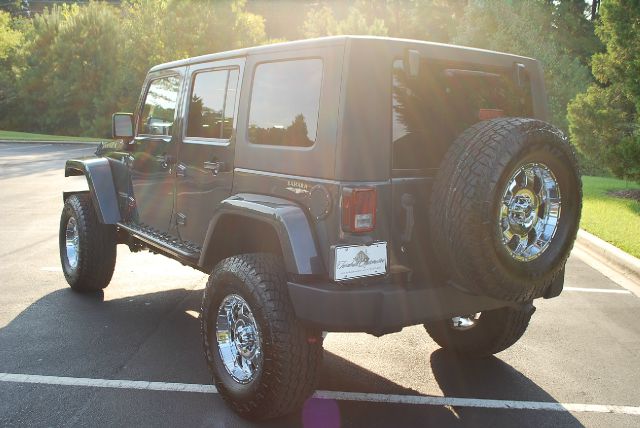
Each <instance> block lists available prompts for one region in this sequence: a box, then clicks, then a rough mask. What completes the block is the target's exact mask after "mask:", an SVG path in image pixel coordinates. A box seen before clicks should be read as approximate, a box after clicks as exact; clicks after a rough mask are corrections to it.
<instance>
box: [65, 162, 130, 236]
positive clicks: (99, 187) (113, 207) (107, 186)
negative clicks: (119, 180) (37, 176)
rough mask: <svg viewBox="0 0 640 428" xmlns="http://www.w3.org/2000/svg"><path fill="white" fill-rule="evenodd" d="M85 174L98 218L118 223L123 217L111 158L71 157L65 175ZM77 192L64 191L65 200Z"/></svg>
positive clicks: (101, 220)
mask: <svg viewBox="0 0 640 428" xmlns="http://www.w3.org/2000/svg"><path fill="white" fill-rule="evenodd" d="M79 175H84V176H85V177H86V178H87V183H88V185H89V193H90V194H91V200H92V201H93V206H94V207H95V208H96V212H97V214H98V219H99V220H100V222H101V223H104V224H116V223H118V222H119V221H120V220H121V219H122V216H121V215H120V208H119V206H118V195H117V193H116V187H115V184H114V182H113V174H112V173H111V166H110V163H109V159H106V158H86V159H70V160H68V161H67V163H66V164H65V167H64V176H65V177H70V176H79ZM72 193H77V192H64V194H63V198H64V200H66V199H67V197H68V196H69V195H70V194H72Z"/></svg>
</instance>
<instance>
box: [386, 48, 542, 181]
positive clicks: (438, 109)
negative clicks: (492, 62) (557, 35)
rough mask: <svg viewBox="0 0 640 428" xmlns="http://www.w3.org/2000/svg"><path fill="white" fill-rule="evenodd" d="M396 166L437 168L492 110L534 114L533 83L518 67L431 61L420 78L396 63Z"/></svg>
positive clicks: (421, 68) (394, 105) (498, 113)
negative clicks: (522, 78) (519, 79)
mask: <svg viewBox="0 0 640 428" xmlns="http://www.w3.org/2000/svg"><path fill="white" fill-rule="evenodd" d="M392 103H393V104H392V105H393V167H394V168H396V169H426V168H437V167H438V166H439V164H440V161H441V160H442V158H443V156H444V154H445V152H446V151H447V149H448V148H449V146H450V145H451V143H452V142H453V140H454V139H455V138H456V137H457V136H458V135H459V134H460V133H462V132H463V131H464V130H465V129H467V128H468V127H470V126H471V125H473V124H474V123H476V122H478V121H480V120H483V119H484V118H485V117H484V116H485V115H486V114H497V115H499V116H525V117H527V116H531V115H532V102H531V91H530V84H529V82H523V84H522V85H521V86H518V85H516V84H515V82H514V78H513V70H510V69H509V70H504V69H500V70H498V69H488V70H484V69H477V68H476V69H474V66H473V65H471V64H457V63H444V62H427V61H423V62H421V64H420V73H419V76H417V77H416V78H410V77H408V76H407V75H406V74H405V73H404V70H403V64H402V61H400V60H397V61H395V62H394V64H393V101H392Z"/></svg>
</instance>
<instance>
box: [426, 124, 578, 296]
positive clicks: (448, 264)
mask: <svg viewBox="0 0 640 428" xmlns="http://www.w3.org/2000/svg"><path fill="white" fill-rule="evenodd" d="M527 163H543V164H544V165H546V166H547V167H548V168H549V169H550V170H551V172H552V173H553V174H554V176H555V178H556V179H557V183H558V187H559V189H560V192H561V196H562V204H561V215H560V218H559V220H558V225H557V229H556V232H555V235H553V238H552V239H551V241H550V243H549V245H548V247H547V248H546V250H545V251H544V252H542V253H541V254H540V255H539V256H538V257H537V258H535V259H533V260H529V261H521V260H516V259H515V258H513V257H512V256H510V255H509V254H508V251H507V250H506V249H505V246H504V245H503V243H502V236H501V231H500V228H499V222H498V221H497V219H498V218H499V209H500V206H501V203H502V202H501V198H502V196H503V194H502V192H503V191H504V189H505V187H506V183H507V180H509V178H510V177H511V176H512V174H513V172H514V171H516V170H517V169H518V167H519V166H522V165H524V164H527ZM433 189H434V190H433V194H432V199H431V205H430V233H431V240H432V242H433V245H434V249H435V251H434V252H435V254H436V255H437V257H438V258H439V261H440V262H441V265H443V266H444V268H445V270H446V271H447V274H448V275H449V277H450V278H452V279H453V280H454V282H455V283H457V284H458V285H459V286H461V287H462V288H465V289H467V290H468V291H470V292H472V293H476V294H482V295H487V296H491V297H494V298H497V299H502V300H507V301H515V302H527V301H530V300H532V299H534V298H537V297H541V296H543V295H544V293H545V291H546V290H547V289H548V288H549V287H550V285H551V283H552V282H553V280H554V279H555V278H556V276H557V275H558V274H560V273H561V271H562V269H563V267H564V265H565V263H566V260H567V258H568V256H569V253H570V251H571V248H572V247H573V242H574V240H575V237H576V233H577V231H578V224H579V222H580V211H581V207H582V183H581V180H580V175H579V172H578V166H577V162H576V157H575V154H574V151H573V149H572V147H571V146H570V145H569V142H568V141H567V139H566V137H565V136H564V135H563V134H562V132H561V131H559V130H558V129H556V128H555V127H553V126H552V125H549V124H548V123H545V122H541V121H539V120H534V119H520V118H501V119H494V120H488V121H484V122H479V123H477V124H475V125H474V126H472V127H471V128H469V129H468V130H466V131H465V132H464V133H462V134H461V135H460V136H459V137H458V138H457V139H456V141H455V142H454V143H453V145H452V146H451V147H450V149H449V151H448V152H447V155H446V156H445V159H444V161H443V163H442V165H441V168H440V170H439V171H438V174H437V177H436V180H435V183H434V187H433Z"/></svg>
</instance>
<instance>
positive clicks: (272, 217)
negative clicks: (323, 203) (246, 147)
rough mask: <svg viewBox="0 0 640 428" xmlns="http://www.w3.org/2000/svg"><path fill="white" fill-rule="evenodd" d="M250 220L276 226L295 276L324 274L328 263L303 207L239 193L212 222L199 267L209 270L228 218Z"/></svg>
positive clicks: (281, 244)
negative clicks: (210, 257) (216, 239)
mask: <svg viewBox="0 0 640 428" xmlns="http://www.w3.org/2000/svg"><path fill="white" fill-rule="evenodd" d="M229 215H233V216H240V217H247V218H250V219H252V220H257V221H260V222H263V223H265V224H266V225H267V226H269V227H272V228H273V229H274V231H275V232H276V234H277V236H278V239H279V241H280V247H281V250H282V256H283V259H284V260H283V261H284V265H285V269H286V270H287V273H289V274H294V275H324V274H326V272H325V269H324V263H323V261H322V257H321V256H320V253H319V251H318V248H317V246H316V240H315V236H314V234H313V232H312V229H311V226H310V225H309V220H308V219H307V216H306V215H305V212H304V210H303V208H302V207H300V206H298V205H297V204H295V203H293V202H291V201H288V200H286V199H282V198H277V197H273V196H265V195H255V194H246V193H244V194H238V195H235V196H232V197H230V198H227V199H225V200H224V201H222V203H221V204H220V206H219V207H218V210H217V211H216V214H215V215H214V216H213V218H212V219H211V221H210V222H209V227H208V230H207V234H206V237H205V240H204V243H203V250H202V253H201V255H200V260H199V262H198V265H199V266H200V267H201V268H206V267H207V266H206V265H207V264H208V255H209V252H210V251H214V248H215V245H216V243H215V242H213V241H214V239H212V238H213V236H214V234H215V232H216V227H217V226H218V224H219V223H220V220H221V219H222V218H224V217H225V216H229Z"/></svg>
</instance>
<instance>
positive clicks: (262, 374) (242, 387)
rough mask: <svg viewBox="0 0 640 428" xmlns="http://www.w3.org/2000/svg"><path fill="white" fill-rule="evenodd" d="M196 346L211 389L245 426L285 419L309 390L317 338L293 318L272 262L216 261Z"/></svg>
mask: <svg viewBox="0 0 640 428" xmlns="http://www.w3.org/2000/svg"><path fill="white" fill-rule="evenodd" d="M201 313H202V316H201V328H202V341H203V347H204V353H205V357H206V360H207V365H208V366H209V370H210V372H211V374H212V377H213V381H214V383H215V385H216V388H217V389H218V391H219V392H220V394H221V395H222V397H223V398H224V400H225V401H226V402H227V403H228V404H229V405H230V406H231V407H232V408H233V410H234V411H235V412H237V413H238V414H240V415H242V416H244V417H246V418H249V419H267V418H273V417H278V416H282V415H286V414H288V413H291V412H293V411H295V410H297V409H298V408H300V407H301V406H302V404H303V403H304V401H305V400H306V399H307V398H308V397H309V396H310V395H311V394H312V393H313V391H314V389H315V382H316V377H317V376H316V375H317V372H318V368H319V366H320V362H321V358H322V339H321V337H319V335H318V334H314V333H315V332H310V331H308V330H307V329H306V328H304V327H303V326H302V325H301V324H300V323H299V321H298V320H297V319H296V316H295V313H294V310H293V307H292V305H291V302H290V300H289V296H288V294H287V290H286V275H285V273H284V269H283V267H282V263H281V261H280V260H279V258H278V257H276V256H274V255H271V254H244V255H239V256H234V257H230V258H228V259H225V260H222V261H221V262H220V263H219V264H218V265H217V266H216V267H215V269H214V270H213V272H212V273H211V276H210V277H209V281H208V282H207V286H206V288H205V292H204V296H203V299H202V311H201Z"/></svg>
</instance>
